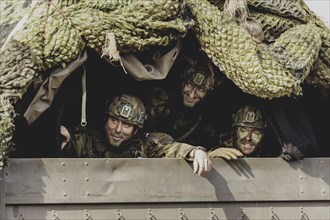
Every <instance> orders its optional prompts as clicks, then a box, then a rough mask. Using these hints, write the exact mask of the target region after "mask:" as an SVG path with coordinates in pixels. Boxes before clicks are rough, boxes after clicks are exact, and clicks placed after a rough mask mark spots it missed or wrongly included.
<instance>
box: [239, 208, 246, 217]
mask: <svg viewBox="0 0 330 220" xmlns="http://www.w3.org/2000/svg"><path fill="white" fill-rule="evenodd" d="M240 209H241V219H244V218H245V216H246V214H245V211H244V208H243V207H241V208H240Z"/></svg>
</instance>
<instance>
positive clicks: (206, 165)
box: [193, 149, 212, 176]
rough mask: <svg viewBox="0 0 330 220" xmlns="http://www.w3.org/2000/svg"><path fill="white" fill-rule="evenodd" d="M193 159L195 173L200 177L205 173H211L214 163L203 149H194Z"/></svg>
mask: <svg viewBox="0 0 330 220" xmlns="http://www.w3.org/2000/svg"><path fill="white" fill-rule="evenodd" d="M193 158H194V162H193V167H194V173H197V174H198V175H199V176H201V175H203V174H204V173H205V172H209V171H210V170H211V169H212V161H211V160H210V158H208V156H207V154H206V152H205V151H203V150H201V149H194V150H193Z"/></svg>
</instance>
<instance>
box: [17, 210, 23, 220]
mask: <svg viewBox="0 0 330 220" xmlns="http://www.w3.org/2000/svg"><path fill="white" fill-rule="evenodd" d="M18 219H19V220H24V214H23V213H22V212H20V213H19V216H18Z"/></svg>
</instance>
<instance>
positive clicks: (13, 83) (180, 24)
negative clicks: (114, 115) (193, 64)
mask: <svg viewBox="0 0 330 220" xmlns="http://www.w3.org/2000/svg"><path fill="white" fill-rule="evenodd" d="M0 4H1V5H0V8H1V13H0V30H1V32H0V47H1V49H0V50H1V54H2V56H1V57H0V98H1V99H0V102H1V105H0V131H1V133H0V141H1V142H0V143H1V144H0V169H1V166H2V165H3V164H4V159H5V158H7V155H8V153H9V151H10V149H12V143H11V137H12V134H13V131H14V125H13V122H12V120H13V117H14V115H15V113H14V109H13V106H15V104H16V102H17V101H18V100H19V99H21V98H22V96H23V95H24V93H25V92H26V90H27V88H28V87H29V86H30V84H31V83H32V82H33V81H34V80H41V79H42V78H44V76H43V73H45V72H46V71H48V70H50V69H55V68H58V67H65V66H66V65H68V64H69V63H70V62H72V61H73V60H75V59H76V58H77V57H78V56H79V54H81V52H82V51H83V50H84V48H85V47H86V46H88V47H90V48H93V49H94V50H95V51H97V52H98V53H99V54H100V55H102V56H103V57H104V58H105V59H106V60H108V61H110V62H111V61H112V54H111V53H110V52H111V51H112V52H113V50H109V48H108V47H107V46H109V45H110V43H109V42H111V43H112V46H113V45H115V47H116V48H110V49H116V50H115V51H119V52H120V53H123V52H136V51H144V50H148V49H152V48H153V47H156V46H168V45H170V44H171V43H172V42H174V41H176V40H178V39H179V38H182V37H183V36H184V35H185V34H186V32H187V28H189V27H191V25H192V24H193V23H192V22H191V21H192V20H194V26H193V31H194V32H195V35H196V37H197V39H198V41H199V43H200V44H201V48H202V50H203V51H204V52H205V53H206V54H207V55H208V57H209V58H210V59H211V60H212V61H213V63H214V64H216V65H217V66H218V67H219V68H220V69H221V70H222V71H223V73H224V74H225V75H226V76H227V77H228V78H229V79H230V80H232V81H233V82H234V83H235V84H236V85H237V86H238V87H239V88H240V89H241V90H242V91H244V92H246V93H249V94H252V95H255V96H258V97H261V98H266V99H273V98H277V97H282V96H292V95H300V94H302V91H301V87H300V84H301V83H308V84H311V85H313V86H315V87H318V88H320V89H322V90H323V91H324V92H325V94H328V93H329V91H330V31H329V28H327V27H326V26H325V24H324V23H323V22H322V21H321V20H320V19H319V18H318V17H317V16H316V15H315V14H314V13H313V12H312V11H311V10H309V8H308V7H307V6H306V4H305V3H304V1H303V0H281V1H279V0H227V1H225V0H209V1H207V0H157V1H154V0H51V1H48V0H47V1H45V0H40V1H38V0H35V1H31V0H19V1H18V0H2V1H1V2H0ZM228 5H230V6H231V8H229V7H228ZM235 5H236V6H237V5H241V6H242V5H243V6H244V7H246V8H244V7H242V8H241V11H240V12H242V14H241V17H240V18H239V19H237V18H235V16H233V15H235V13H234V12H235V11H234V10H232V9H235V7H233V6H235ZM186 9H188V11H189V13H187V12H186ZM245 9H246V10H245ZM246 17H249V18H252V19H255V20H256V21H257V22H258V23H259V24H260V27H261V28H262V32H263V34H264V40H263V41H262V42H257V41H256V39H255V38H253V37H251V35H250V33H249V32H248V31H247V30H246V29H245V28H244V25H243V23H244V20H245V19H246ZM109 36H111V37H113V38H109ZM114 42H115V44H113V43H114ZM109 51H110V52H109Z"/></svg>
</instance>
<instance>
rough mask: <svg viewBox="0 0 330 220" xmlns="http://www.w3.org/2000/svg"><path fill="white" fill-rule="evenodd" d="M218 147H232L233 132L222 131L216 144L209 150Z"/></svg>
mask: <svg viewBox="0 0 330 220" xmlns="http://www.w3.org/2000/svg"><path fill="white" fill-rule="evenodd" d="M220 147H225V148H232V147H233V133H232V132H231V133H222V134H220V135H219V139H218V146H214V147H213V148H212V149H210V151H212V150H215V149H217V148H220Z"/></svg>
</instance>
